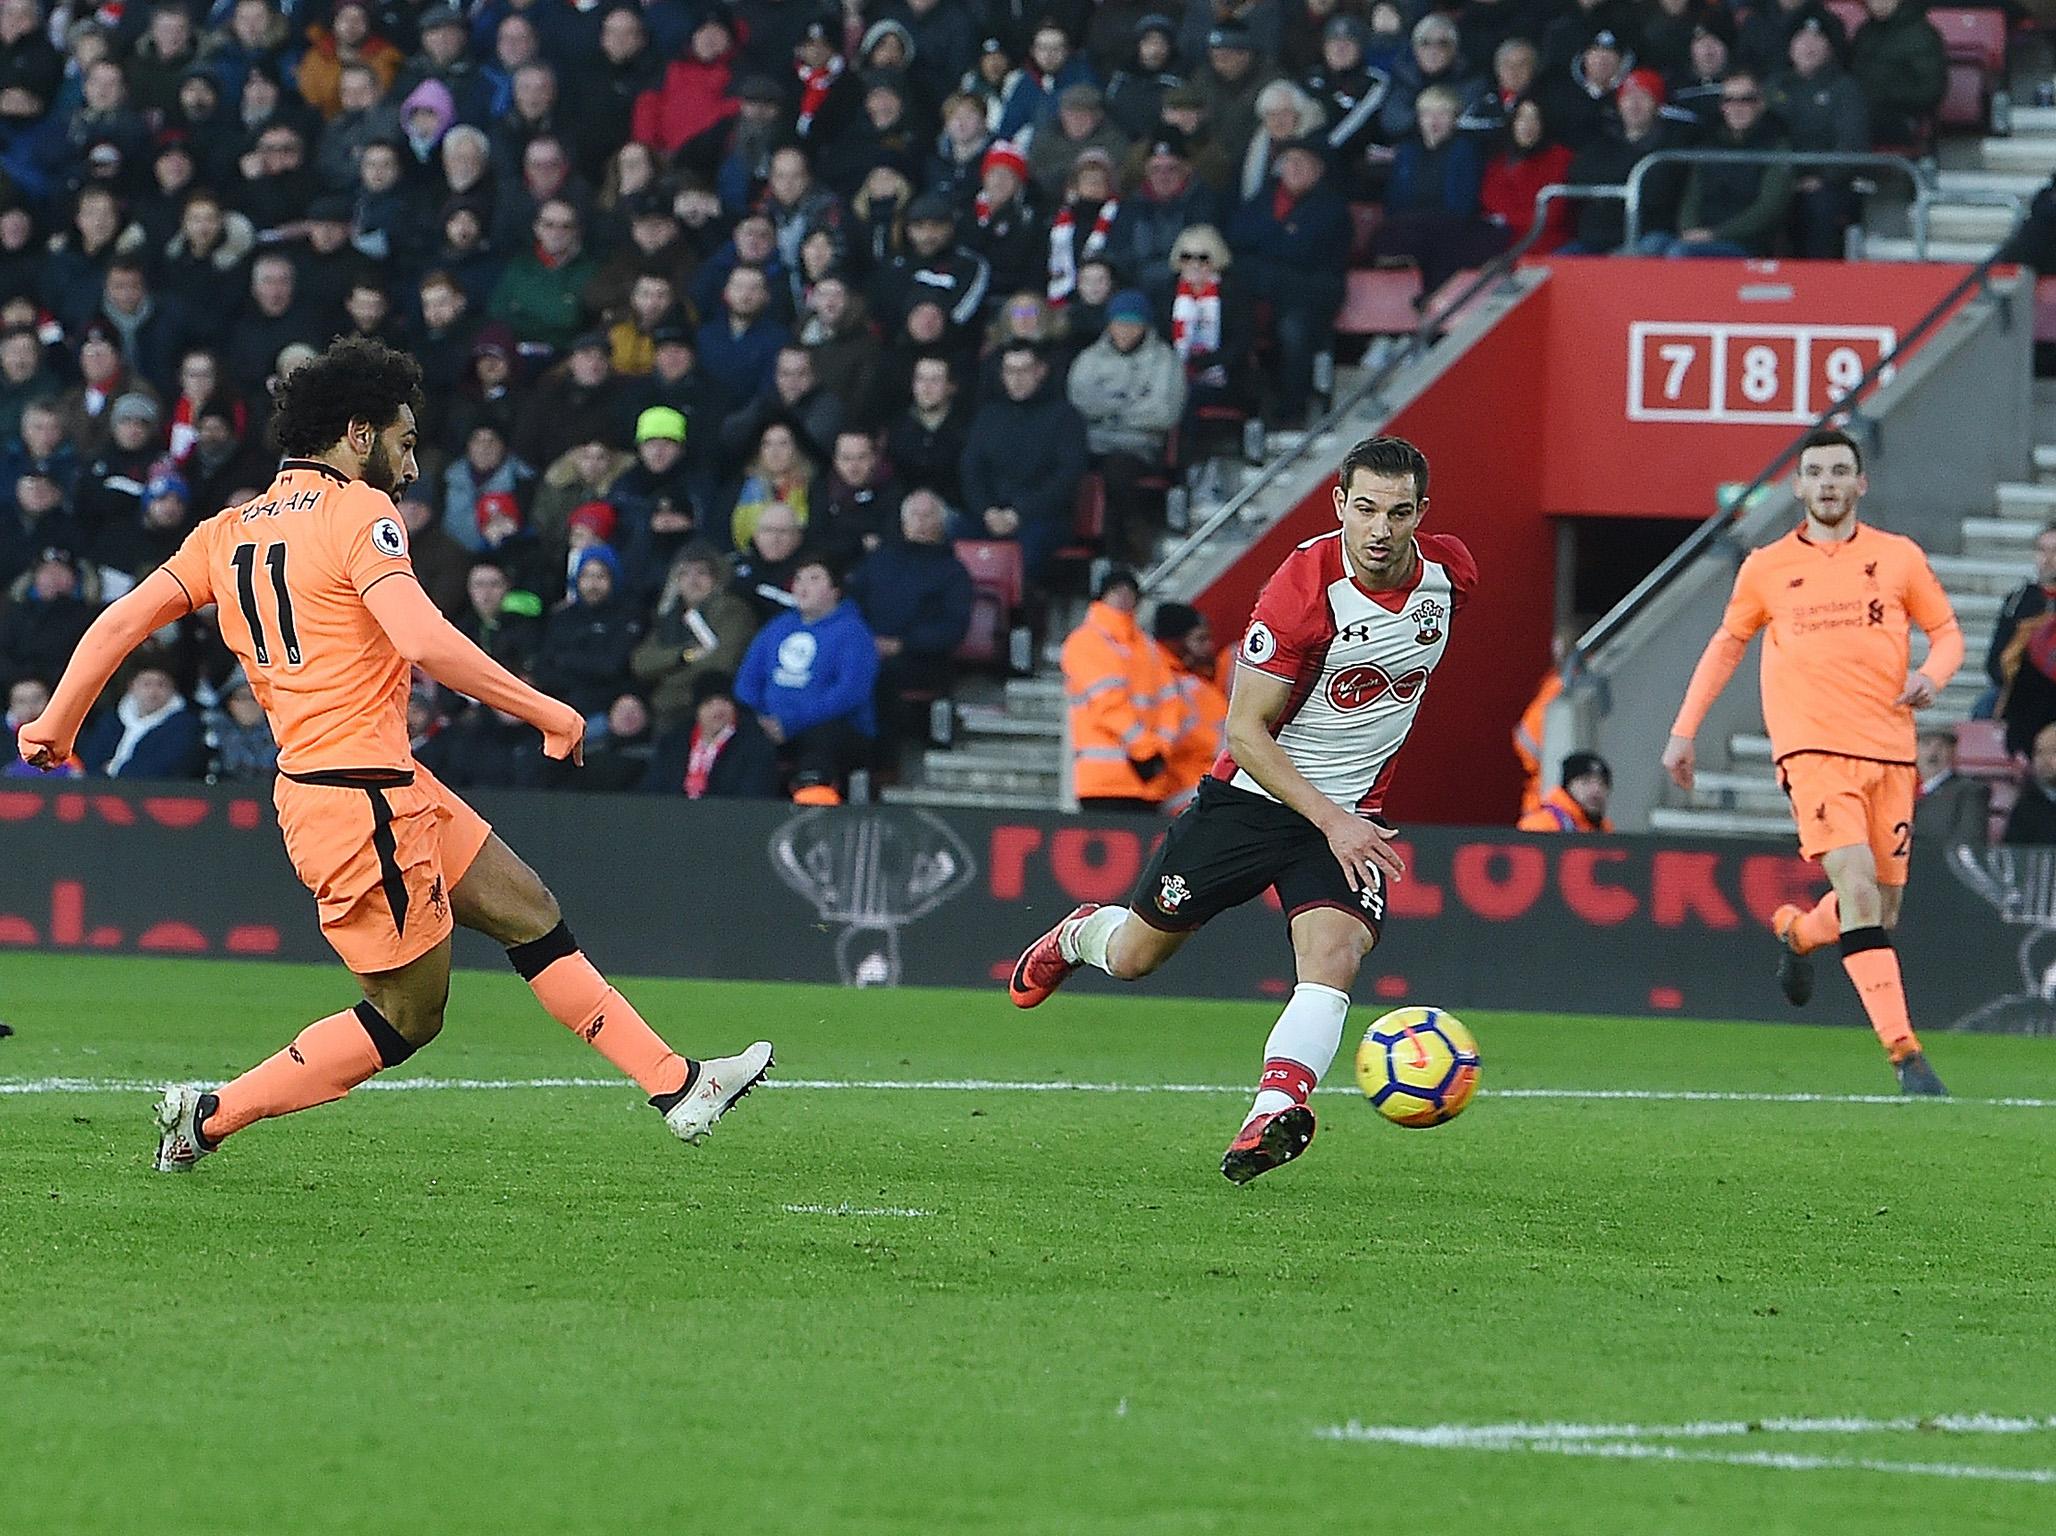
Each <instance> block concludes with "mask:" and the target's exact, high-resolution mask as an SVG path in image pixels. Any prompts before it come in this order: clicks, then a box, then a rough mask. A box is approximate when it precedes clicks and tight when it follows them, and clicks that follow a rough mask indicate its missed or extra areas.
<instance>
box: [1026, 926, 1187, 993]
mask: <svg viewBox="0 0 2056 1536" xmlns="http://www.w3.org/2000/svg"><path fill="white" fill-rule="evenodd" d="M1191 937H1192V933H1191V931H1190V930H1181V931H1177V932H1172V931H1171V930H1168V929H1164V928H1158V927H1155V926H1153V925H1151V924H1149V923H1146V922H1144V921H1143V920H1142V919H1141V918H1139V917H1137V916H1136V915H1135V914H1134V913H1133V912H1132V911H1130V910H1129V909H1128V908H1127V907H1102V906H1098V905H1096V904H1095V903H1093V902H1089V901H1088V902H1086V903H1085V904H1084V905H1083V906H1079V907H1073V908H1072V909H1071V911H1070V912H1069V913H1068V914H1066V915H1065V917H1064V919H1063V920H1062V921H1061V922H1059V923H1058V924H1057V925H1056V926H1055V927H1054V928H1052V929H1050V931H1049V932H1048V933H1045V934H1044V935H1043V936H1042V937H1041V938H1039V939H1037V940H1036V941H1035V942H1034V943H1033V944H1031V945H1029V946H1028V948H1027V949H1025V950H1023V951H1022V953H1021V958H1020V959H1019V960H1017V961H1015V962H1014V974H1013V975H1012V976H1011V977H1010V978H1009V979H1008V981H1007V996H1008V998H1009V999H1011V1000H1012V1002H1013V1005H1014V1006H1015V1007H1016V1008H1033V1007H1034V1006H1035V1005H1036V1004H1038V1003H1040V1002H1043V1001H1045V1000H1046V999H1047V998H1048V997H1049V995H1050V993H1052V992H1054V991H1056V989H1057V988H1058V987H1060V986H1062V985H1063V984H1064V982H1065V980H1066V979H1067V978H1068V977H1069V976H1070V975H1071V973H1072V972H1073V971H1075V970H1077V969H1078V968H1079V967H1080V966H1083V965H1089V966H1091V967H1092V968H1093V969H1094V970H1096V971H1104V972H1105V973H1106V974H1107V975H1109V976H1111V977H1113V978H1114V979H1115V980H1116V981H1140V980H1141V979H1142V978H1143V977H1145V976H1147V975H1149V974H1150V973H1151V972H1152V971H1154V970H1156V969H1157V968H1158V967H1159V966H1161V965H1162V964H1163V963H1164V962H1165V961H1166V960H1168V959H1170V958H1171V956H1173V955H1175V954H1176V953H1177V952H1178V951H1179V949H1180V948H1181V947H1182V946H1183V945H1184V943H1185V941H1186V940H1187V939H1189V938H1191Z"/></svg>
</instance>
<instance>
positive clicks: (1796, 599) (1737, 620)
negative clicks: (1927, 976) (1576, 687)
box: [1663, 428, 1963, 1095]
mask: <svg viewBox="0 0 2056 1536" xmlns="http://www.w3.org/2000/svg"><path fill="white" fill-rule="evenodd" d="M1795 489H1796V491H1797V494H1798V497H1799V501H1800V504H1801V505H1802V506H1804V507H1805V509H1806V519H1805V521H1804V522H1802V523H1801V524H1800V525H1799V526H1798V527H1797V528H1796V529H1794V530H1793V531H1792V532H1791V533H1789V534H1787V535H1785V537H1783V538H1782V539H1779V540H1778V541H1777V542H1776V543H1774V544H1766V545H1765V546H1764V547H1763V548H1761V549H1759V550H1755V551H1753V552H1752V553H1751V554H1750V556H1749V558H1748V559H1746V560H1744V561H1743V562H1742V569H1741V571H1740V572H1739V573H1738V574H1737V575H1736V577H1735V590H1734V595H1733V596H1731V597H1730V598H1729V599H1728V611H1727V613H1726V615H1725V616H1724V617H1723V618H1722V619H1721V624H1720V628H1719V629H1718V630H1716V631H1715V632H1714V636H1713V641H1712V643H1711V644H1709V645H1708V646H1707V647H1706V654H1705V655H1704V656H1702V657H1700V659H1699V666H1698V668H1697V670H1695V671H1694V672H1693V674H1692V682H1691V686H1690V687H1689V688H1688V689H1687V691H1686V693H1685V702H1684V705H1683V707H1682V708H1680V709H1679V710H1678V718H1677V722H1676V723H1675V724H1674V725H1672V727H1671V736H1670V742H1669V744H1668V745H1666V746H1665V747H1664V749H1663V766H1664V768H1665V769H1666V770H1667V771H1668V772H1669V774H1670V776H1671V778H1672V780H1674V781H1675V782H1676V784H1677V786H1678V787H1679V788H1680V789H1686V790H1689V789H1690V788H1691V787H1692V778H1693V769H1694V767H1695V756H1694V750H1693V745H1692V738H1693V737H1694V736H1696V735H1697V734H1698V733H1699V727H1700V724H1701V723H1702V722H1703V721H1704V720H1705V719H1706V712H1707V710H1708V709H1710V708H1711V707H1712V705H1713V701H1714V700H1715V699H1716V698H1718V697H1719V696H1720V691H1721V689H1722V688H1724V687H1726V686H1727V682H1728V679H1729V678H1730V677H1732V676H1733V675H1734V672H1735V666H1736V664H1737V663H1738V662H1740V661H1741V659H1742V651H1743V648H1744V647H1745V646H1747V645H1748V643H1749V639H1750V637H1751V636H1752V635H1754V634H1755V633H1756V632H1757V631H1758V630H1759V629H1768V630H1769V631H1770V633H1769V634H1768V635H1766V636H1765V637H1764V642H1763V720H1764V725H1765V726H1766V727H1767V728H1768V730H1769V731H1770V749H1771V756H1772V758H1773V759H1774V760H1775V761H1776V763H1777V767H1778V780H1779V782H1780V783H1781V784H1782V785H1783V787H1784V790H1785V792H1786V793H1787V794H1788V795H1790V796H1791V797H1792V814H1793V816H1794V817H1795V818H1796V819H1797V820H1798V823H1799V851H1800V852H1801V853H1803V854H1804V855H1805V856H1806V857H1807V858H1809V859H1818V860H1819V861H1820V866H1821V868H1822V870H1824V871H1825V872H1826V874H1827V877H1828V880H1829V882H1830V883H1831V884H1832V885H1833V887H1834V889H1833V890H1831V891H1830V892H1829V893H1828V894H1827V895H1826V896H1824V897H1822V898H1821V900H1820V902H1819V904H1818V905H1816V906H1815V907H1813V908H1812V909H1811V910H1807V911H1802V910H1801V909H1800V908H1798V907H1796V906H1783V907H1779V908H1778V910H1777V912H1776V913H1775V915H1774V916H1773V918H1772V927H1773V929H1774V931H1775V932H1776V934H1777V938H1778V943H1779V953H1778V981H1779V984H1780V985H1781V986H1782V987H1783V988H1784V992H1785V996H1786V997H1787V998H1789V999H1790V1000H1791V1001H1792V1002H1793V1003H1794V1004H1795V1005H1796V1004H1803V1003H1804V1002H1805V1001H1806V1000H1807V999H1808V998H1809V997H1811V996H1812V995H1813V962H1812V961H1811V960H1810V959H1809V958H1807V957H1808V956H1810V955H1811V954H1812V953H1813V952H1814V951H1815V950H1817V949H1821V948H1823V947H1825V946H1826V945H1828V944H1832V943H1835V942H1836V941H1837V939H1838V938H1839V941H1840V944H1841V949H1842V968H1843V969H1844V970H1846V971H1847V972H1848V973H1849V980H1850V981H1851V982H1852V983H1854V984H1855V987H1856V994H1857V996H1858V997H1860V998H1862V1000H1863V1011H1864V1013H1865V1014H1867V1015H1868V1016H1869V1018H1870V1027H1871V1028H1872V1029H1874V1030H1875V1031H1877V1037H1878V1039H1879V1040H1880V1041H1882V1042H1883V1044H1884V1047H1885V1052H1886V1054H1887V1055H1888V1056H1890V1057H1891V1060H1892V1065H1893V1067H1894V1068H1895V1070H1896V1071H1897V1073H1898V1077H1899V1087H1900V1090H1901V1091H1902V1092H1904V1093H1913V1094H1930V1095H1942V1094H1946V1093H1947V1092H1948V1090H1947V1089H1945V1088H1944V1087H1943V1086H1942V1080H1941V1079H1940V1078H1939V1077H1937V1076H1936V1075H1935V1071H1934V1068H1933V1067H1931V1066H1929V1065H1928V1059H1927V1056H1926V1054H1925V1053H1924V1052H1923V1051H1922V1050H1921V1048H1920V1039H1919V1037H1918V1036H1917V1035H1915V1034H1914V1032H1913V1025H1912V1022H1911V1019H1910V1017H1909V1015H1908V1012H1907V1007H1906V987H1905V983H1904V981H1903V979H1902V978H1901V976H1900V974H1899V956H1898V954H1897V952H1896V951H1894V950H1893V948H1892V940H1891V936H1890V935H1891V930H1892V927H1893V925H1894V924H1896V923H1897V922H1898V920H1899V902H1900V898H1901V897H1903V896H1904V895H1905V892H1906V863H1907V854H1908V851H1909V850H1910V849H1911V847H1912V843H1913V801H1914V797H1915V794H1916V792H1917V790H1918V788H1919V781H1920V770H1919V769H1918V768H1917V767H1915V766H1914V726H1913V712H1914V711H1915V710H1916V709H1921V708H1923V707H1925V706H1927V705H1929V704H1932V703H1934V701H1935V698H1936V695H1938V694H1939V693H1940V692H1941V691H1942V689H1943V688H1944V687H1945V686H1947V684H1948V682H1949V679H1950V677H1951V676H1953V675H1954V673H1955V671H1956V669H1957V667H1959V666H1960V665H1962V662H1963V633H1962V631H1961V630H1959V629H1958V628H1957V627H1956V615H1955V613H1954V611H1953V610H1952V609H1951V608H1950V607H1949V599H1948V597H1947V596H1946V595H1945V594H1944V593H1943V591H1942V584H1941V583H1940V582H1939V581H1937V580H1936V579H1935V573H1934V571H1933V570H1931V569H1930V568H1929V566H1928V562H1927V556H1926V555H1925V554H1923V553H1922V552H1921V548H1920V546H1919V545H1918V544H1916V543H1914V542H1913V540H1911V539H1908V538H1902V537H1901V536H1900V535H1898V534H1896V533H1886V532H1884V531H1883V530H1882V529H1878V528H1872V527H1869V526H1868V525H1866V524H1864V523H1863V522H1861V521H1860V520H1859V519H1858V518H1857V515H1856V512H1857V503H1858V502H1859V501H1861V500H1862V499H1863V495H1864V493H1865V492H1866V491H1868V490H1869V489H1870V481H1869V479H1868V478H1867V477H1866V476H1865V475H1864V473H1863V454H1862V452H1861V451H1860V450H1859V449H1858V448H1857V446H1856V443H1855V442H1854V440H1852V439H1851V438H1850V437H1849V436H1848V434H1847V433H1843V432H1837V431H1834V430H1832V429H1826V428H1824V429H1822V430H1820V431H1817V432H1814V433H1812V434H1810V435H1809V436H1808V437H1807V439H1806V442H1805V445H1804V447H1802V448H1801V449H1800V452H1799V470H1798V474H1797V476H1796V480H1795ZM1909 619H1910V620H1911V621H1912V623H1914V624H1918V625H1919V626H1920V627H1921V628H1922V629H1923V630H1925V631H1926V632H1927V637H1928V656H1927V660H1926V662H1925V663H1923V664H1922V666H1921V668H1920V670H1919V671H1917V672H1916V671H1911V670H1909V668H1908V663H1909V661H1910V659H1911V656H1910V650H1909V630H1910V625H1909V623H1908V621H1909Z"/></svg>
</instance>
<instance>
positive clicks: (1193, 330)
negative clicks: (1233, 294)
mask: <svg viewBox="0 0 2056 1536" xmlns="http://www.w3.org/2000/svg"><path fill="white" fill-rule="evenodd" d="M1171 346H1172V347H1173V348H1174V349H1175V350H1176V351H1177V353H1178V355H1179V356H1180V357H1181V358H1184V359H1185V360H1187V361H1188V362H1189V361H1190V360H1191V359H1192V358H1193V356H1194V355H1195V354H1197V355H1199V356H1202V357H1204V356H1207V355H1209V354H1211V353H1214V352H1218V351H1220V350H1221V284H1220V280H1219V279H1218V278H1209V279H1207V281H1206V282H1204V283H1195V282H1191V281H1189V280H1187V279H1185V278H1182V277H1181V278H1179V279H1178V291H1177V293H1176V294H1175V295H1174V296H1173V297H1172V299H1171Z"/></svg>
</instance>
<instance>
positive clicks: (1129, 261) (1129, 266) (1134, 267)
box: [1106, 125, 1226, 308]
mask: <svg viewBox="0 0 2056 1536" xmlns="http://www.w3.org/2000/svg"><path fill="white" fill-rule="evenodd" d="M1138 152H1139V153H1140V154H1141V156H1142V168H1141V171H1140V174H1139V176H1137V177H1136V178H1134V179H1135V181H1136V182H1137V185H1136V186H1135V189H1134V190H1133V191H1132V192H1128V193H1126V194H1125V195H1124V196H1123V197H1122V198H1121V211H1120V213H1119V215H1118V216H1116V218H1115V219H1114V227H1113V230H1112V232H1111V233H1110V234H1109V236H1108V238H1107V247H1106V254H1107V256H1108V258H1109V259H1110V260H1111V261H1112V262H1113V263H1114V267H1115V269H1116V270H1117V271H1120V272H1125V273H1127V274H1129V275H1130V277H1131V278H1132V279H1133V280H1135V281H1139V282H1140V283H1142V285H1143V286H1144V288H1145V290H1146V291H1148V292H1149V293H1150V294H1151V296H1152V297H1153V298H1155V299H1156V301H1157V304H1158V307H1159V308H1162V307H1163V306H1164V305H1165V304H1167V303H1168V301H1169V299H1170V289H1171V282H1172V277H1173V273H1172V271H1171V266H1172V262H1171V255H1172V252H1173V251H1174V250H1176V249H1177V244H1178V237H1179V235H1181V234H1183V233H1184V232H1185V231H1186V230H1188V229H1190V228H1192V227H1193V226H1194V225H1196V224H1205V225H1208V226H1211V227H1218V226H1219V225H1221V224H1223V223H1224V222H1226V218H1225V214H1224V213H1223V210H1222V206H1221V200H1220V199H1219V198H1218V197H1217V196H1216V195H1215V193H1214V191H1213V189H1212V188H1211V187H1209V186H1208V185H1207V184H1206V183H1205V182H1204V181H1203V180H1201V179H1200V177H1199V175H1198V173H1197V172H1196V171H1195V169H1194V167H1193V163H1192V155H1191V145H1190V142H1189V141H1188V140H1187V138H1186V136H1185V134H1184V131H1183V130H1181V129H1178V128H1174V127H1170V126H1168V125H1166V126H1163V127H1160V128H1158V129H1157V130H1156V133H1155V135H1154V136H1153V137H1152V138H1150V139H1149V140H1148V141H1147V142H1146V143H1144V144H1143V145H1141V146H1140V147H1139V150H1138Z"/></svg>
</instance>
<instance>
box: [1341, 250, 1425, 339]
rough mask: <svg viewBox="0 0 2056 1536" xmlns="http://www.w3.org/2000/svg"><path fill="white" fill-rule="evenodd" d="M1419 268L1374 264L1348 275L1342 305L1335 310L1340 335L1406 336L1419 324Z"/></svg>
mask: <svg viewBox="0 0 2056 1536" xmlns="http://www.w3.org/2000/svg"><path fill="white" fill-rule="evenodd" d="M1420 296H1421V272H1420V268H1418V267H1374V268H1372V269H1371V270H1369V271H1365V272H1352V273H1350V274H1349V287H1348V290H1347V291H1346V292H1345V293H1344V294H1343V297H1342V308H1341V309H1339V310H1337V311H1336V313H1335V334H1336V335H1338V336H1407V335H1411V334H1412V333H1413V331H1414V329H1415V327H1417V326H1418V325H1419V324H1420V323H1421V313H1420V310H1419V309H1417V308H1416V307H1415V303H1416V301H1417V300H1418V299H1419V298H1420Z"/></svg>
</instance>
